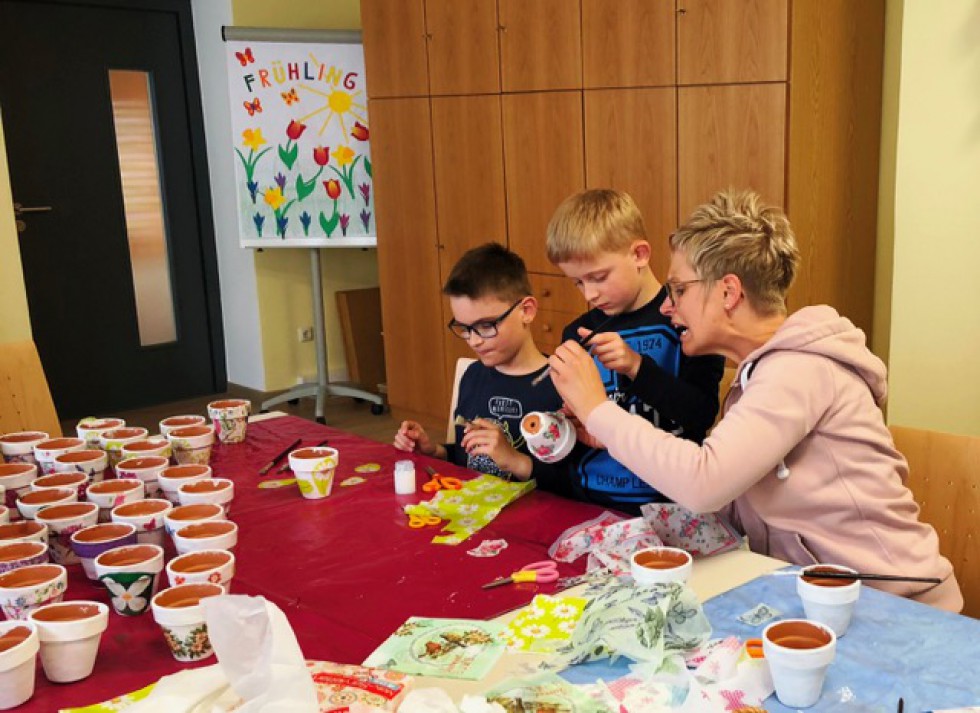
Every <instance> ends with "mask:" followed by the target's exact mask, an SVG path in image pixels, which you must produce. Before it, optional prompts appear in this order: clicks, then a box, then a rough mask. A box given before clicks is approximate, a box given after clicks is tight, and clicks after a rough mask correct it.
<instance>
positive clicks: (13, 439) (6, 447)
mask: <svg viewBox="0 0 980 713" xmlns="http://www.w3.org/2000/svg"><path fill="white" fill-rule="evenodd" d="M48 438H50V436H48V434H47V433H45V432H44V431H18V432H16V433H7V434H4V435H3V436H0V453H2V454H3V459H4V461H6V462H7V463H31V464H32V465H37V458H35V457H34V446H36V445H37V444H38V443H44V441H46V440H48Z"/></svg>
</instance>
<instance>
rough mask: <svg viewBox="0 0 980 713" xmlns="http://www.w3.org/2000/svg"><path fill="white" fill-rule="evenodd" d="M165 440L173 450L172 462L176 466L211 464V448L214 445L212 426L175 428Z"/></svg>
mask: <svg viewBox="0 0 980 713" xmlns="http://www.w3.org/2000/svg"><path fill="white" fill-rule="evenodd" d="M167 440H169V441H170V445H171V446H172V447H173V449H174V460H175V461H177V463H178V464H180V465H189V464H192V463H195V464H198V465H207V464H208V463H210V462H211V448H212V446H213V445H214V427H213V426H207V425H202V426H184V427H183V428H175V429H174V430H172V431H170V433H168V434H167Z"/></svg>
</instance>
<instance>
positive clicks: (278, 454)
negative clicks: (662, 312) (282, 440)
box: [259, 438, 303, 475]
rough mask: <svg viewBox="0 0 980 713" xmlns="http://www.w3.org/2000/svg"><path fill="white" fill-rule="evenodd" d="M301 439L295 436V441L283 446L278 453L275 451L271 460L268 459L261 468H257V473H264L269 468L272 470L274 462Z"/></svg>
mask: <svg viewBox="0 0 980 713" xmlns="http://www.w3.org/2000/svg"><path fill="white" fill-rule="evenodd" d="M302 440H303V439H302V438H297V439H296V440H295V441H293V442H292V443H290V444H289V445H288V446H286V447H285V448H283V449H282V451H281V452H279V453H277V454H276V455H275V457H274V458H273V459H272V460H270V461H269V462H268V463H266V464H265V465H264V466H262V467H261V468H259V475H265V474H266V473H268V472H269V471H270V470H272V469H273V468H275V466H276V463H278V462H279V461H280V460H281V459H282V457H283V456H284V455H286V454H287V453H289V451H291V450H293V449H294V448H295V447H296V446H298V445H299V444H300V443H301V442H302Z"/></svg>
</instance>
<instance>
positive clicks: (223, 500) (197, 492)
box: [177, 478, 235, 516]
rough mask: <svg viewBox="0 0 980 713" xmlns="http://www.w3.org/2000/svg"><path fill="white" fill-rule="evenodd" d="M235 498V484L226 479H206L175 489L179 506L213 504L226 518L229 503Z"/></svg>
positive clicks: (229, 507) (228, 511) (229, 509)
mask: <svg viewBox="0 0 980 713" xmlns="http://www.w3.org/2000/svg"><path fill="white" fill-rule="evenodd" d="M234 498H235V483H234V481H231V480H228V479H227V478H206V479H204V480H196V481H193V482H191V483H181V485H180V487H179V488H177V500H179V501H180V504H181V505H196V504H198V503H213V504H215V505H220V506H221V507H222V508H223V509H224V511H225V515H226V516H227V515H228V514H229V513H230V512H231V501H232V500H234Z"/></svg>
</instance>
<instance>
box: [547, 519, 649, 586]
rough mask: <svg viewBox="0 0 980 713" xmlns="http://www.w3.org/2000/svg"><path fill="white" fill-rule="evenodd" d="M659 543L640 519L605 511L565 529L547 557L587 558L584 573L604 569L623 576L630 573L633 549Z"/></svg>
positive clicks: (562, 559)
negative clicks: (624, 518)
mask: <svg viewBox="0 0 980 713" xmlns="http://www.w3.org/2000/svg"><path fill="white" fill-rule="evenodd" d="M662 544H663V542H661V540H660V538H659V537H657V534H656V533H655V532H654V531H653V528H652V527H650V523H648V522H647V521H646V520H644V519H643V518H642V517H635V518H631V519H628V520H623V519H621V518H619V517H618V516H616V515H613V514H612V513H608V512H604V513H602V514H601V515H599V516H598V517H596V518H593V519H592V520H589V521H587V522H583V523H580V524H579V525H576V526H574V527H571V528H569V529H567V530H565V532H563V533H562V534H561V535H559V537H558V539H557V540H556V541H555V542H554V544H552V545H551V547H550V548H549V549H548V554H549V555H550V556H551V558H552V559H554V560H557V561H559V562H572V561H574V560H576V559H578V558H579V557H581V556H582V555H588V556H589V559H588V563H587V564H586V571H588V572H594V571H596V570H602V569H605V570H608V571H609V572H611V573H612V574H614V575H616V576H617V577H622V576H624V575H628V574H629V573H630V558H631V557H632V555H633V553H634V552H636V550H638V549H642V548H644V547H657V546H659V545H662Z"/></svg>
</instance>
